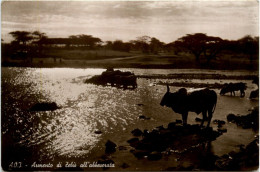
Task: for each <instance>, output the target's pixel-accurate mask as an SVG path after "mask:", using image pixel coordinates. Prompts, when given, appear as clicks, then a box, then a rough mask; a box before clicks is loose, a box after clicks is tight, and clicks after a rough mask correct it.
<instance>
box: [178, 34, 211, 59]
mask: <svg viewBox="0 0 260 172" xmlns="http://www.w3.org/2000/svg"><path fill="white" fill-rule="evenodd" d="M207 37H208V36H207V35H206V34H204V33H195V34H187V35H186V36H183V37H181V38H179V39H178V40H177V41H178V42H176V41H175V43H176V44H177V43H178V45H179V46H182V47H184V48H186V49H187V50H188V51H190V52H191V53H192V54H194V56H195V58H196V61H199V59H200V55H201V54H202V53H203V51H204V50H205V45H206V42H207Z"/></svg>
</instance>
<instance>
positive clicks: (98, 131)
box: [94, 130, 102, 134]
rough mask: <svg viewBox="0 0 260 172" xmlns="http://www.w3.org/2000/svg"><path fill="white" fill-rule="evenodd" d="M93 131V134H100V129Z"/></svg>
mask: <svg viewBox="0 0 260 172" xmlns="http://www.w3.org/2000/svg"><path fill="white" fill-rule="evenodd" d="M94 133H95V134H102V131H100V130H96V131H95V132H94Z"/></svg>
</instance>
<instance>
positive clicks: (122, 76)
mask: <svg viewBox="0 0 260 172" xmlns="http://www.w3.org/2000/svg"><path fill="white" fill-rule="evenodd" d="M136 80H137V77H136V76H135V74H134V73H132V72H122V71H120V70H114V69H107V70H106V71H104V72H103V73H102V74H101V75H96V76H93V77H92V78H90V79H87V80H86V81H85V83H94V84H97V85H107V84H109V85H111V86H112V87H114V86H116V87H118V88H121V87H123V88H124V89H127V88H128V87H129V86H130V87H132V88H133V89H135V88H137V82H136Z"/></svg>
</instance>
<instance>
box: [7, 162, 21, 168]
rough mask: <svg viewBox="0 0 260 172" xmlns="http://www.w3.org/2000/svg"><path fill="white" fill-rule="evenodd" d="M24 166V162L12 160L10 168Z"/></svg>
mask: <svg viewBox="0 0 260 172" xmlns="http://www.w3.org/2000/svg"><path fill="white" fill-rule="evenodd" d="M21 167H22V162H11V164H10V165H9V168H21Z"/></svg>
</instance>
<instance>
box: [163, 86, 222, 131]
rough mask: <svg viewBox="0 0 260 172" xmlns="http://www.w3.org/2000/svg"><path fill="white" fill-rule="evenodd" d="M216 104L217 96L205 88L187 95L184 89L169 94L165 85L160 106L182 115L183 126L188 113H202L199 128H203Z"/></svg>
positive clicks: (209, 119)
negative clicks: (165, 89) (165, 90)
mask: <svg viewBox="0 0 260 172" xmlns="http://www.w3.org/2000/svg"><path fill="white" fill-rule="evenodd" d="M216 104H217V94H216V92H215V91H213V90H209V89H207V88H205V89H201V90H198V91H193V92H191V93H188V92H187V90H186V89H185V88H181V89H179V90H178V91H177V92H174V93H171V92H170V88H169V86H168V85H167V92H166V93H165V95H164V96H163V98H162V100H161V103H160V105H161V106H167V107H170V108H172V110H173V111H174V112H176V113H180V114H182V120H183V125H186V124H187V117H188V112H195V113H197V114H200V113H202V115H203V119H202V122H201V125H200V126H203V124H204V121H205V120H206V118H207V114H208V124H207V127H209V125H210V121H211V118H212V115H213V113H214V110H215V108H216Z"/></svg>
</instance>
